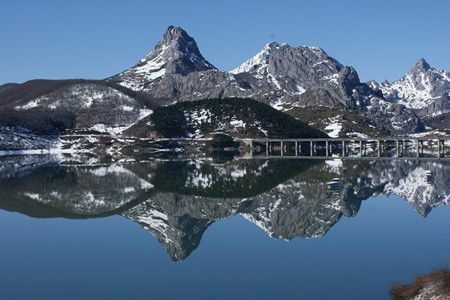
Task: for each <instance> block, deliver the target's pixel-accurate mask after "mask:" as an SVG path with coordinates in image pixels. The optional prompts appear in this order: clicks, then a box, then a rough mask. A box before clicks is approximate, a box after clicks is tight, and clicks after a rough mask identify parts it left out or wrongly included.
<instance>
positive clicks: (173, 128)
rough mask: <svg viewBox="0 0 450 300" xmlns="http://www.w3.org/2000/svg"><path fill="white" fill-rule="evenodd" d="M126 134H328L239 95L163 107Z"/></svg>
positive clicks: (162, 135)
mask: <svg viewBox="0 0 450 300" xmlns="http://www.w3.org/2000/svg"><path fill="white" fill-rule="evenodd" d="M124 133H125V134H126V135H130V136H137V137H150V138H155V137H191V138H201V137H206V136H208V135H210V134H214V133H227V134H229V135H231V136H234V137H241V138H245V137H272V138H289V137H291V138H294V137H327V135H326V134H324V133H322V132H321V131H319V130H317V129H315V128H312V127H310V126H308V125H307V124H305V123H303V122H302V121H300V120H297V119H294V118H293V117H291V116H289V115H287V114H284V113H282V112H280V111H277V110H276V109H274V108H272V107H270V106H268V105H266V104H263V103H260V102H258V101H255V100H252V99H239V98H230V99H227V98H223V99H208V100H198V101H190V102H180V103H176V104H173V105H169V106H164V107H160V108H157V109H156V110H155V111H154V112H153V114H151V115H149V116H148V117H146V118H144V119H142V120H141V121H140V122H138V123H137V124H136V125H134V126H132V127H130V128H129V129H127V130H126V131H125V132H124Z"/></svg>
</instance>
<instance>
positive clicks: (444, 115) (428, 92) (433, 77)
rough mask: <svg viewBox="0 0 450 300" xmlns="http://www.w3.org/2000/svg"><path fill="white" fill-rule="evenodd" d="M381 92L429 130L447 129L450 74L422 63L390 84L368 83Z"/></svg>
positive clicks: (384, 82)
mask: <svg viewBox="0 0 450 300" xmlns="http://www.w3.org/2000/svg"><path fill="white" fill-rule="evenodd" d="M369 84H370V85H371V86H372V87H373V88H374V89H379V90H381V91H382V92H383V94H384V96H385V97H386V99H388V100H390V101H392V102H394V103H398V104H401V105H404V106H405V107H407V108H408V109H411V110H413V111H414V112H415V113H416V114H417V115H418V116H419V117H420V118H421V119H423V120H424V122H425V123H427V125H429V126H430V127H434V128H438V129H441V130H446V129H448V128H450V123H449V122H448V113H449V112H450V73H448V72H445V71H443V70H439V69H436V68H433V67H431V66H430V65H429V64H428V63H427V62H426V61H425V59H423V58H422V59H420V60H419V61H417V62H416V63H415V64H414V66H413V67H412V68H411V70H410V71H409V72H408V73H407V74H406V75H405V76H403V77H402V78H400V79H399V80H397V81H394V82H393V83H389V82H388V81H383V82H382V83H380V84H378V83H377V82H374V81H372V82H370V83H369Z"/></svg>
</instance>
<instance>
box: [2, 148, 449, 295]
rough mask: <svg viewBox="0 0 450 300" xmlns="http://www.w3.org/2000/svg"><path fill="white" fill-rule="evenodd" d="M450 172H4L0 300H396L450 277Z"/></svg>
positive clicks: (51, 164)
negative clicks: (445, 272) (397, 289)
mask: <svg viewBox="0 0 450 300" xmlns="http://www.w3.org/2000/svg"><path fill="white" fill-rule="evenodd" d="M449 180H450V162H446V161H417V160H365V161H358V160H344V161H341V160H330V161H323V160H288V159H285V160H283V159H280V160H275V159H273V160H264V159H233V160H230V161H226V160H225V161H223V160H220V161H218V160H213V159H204V160H187V161H186V160H179V161H173V160H167V161H163V160H147V161H140V162H136V161H129V162H122V163H115V164H99V163H98V162H94V161H89V162H86V161H81V160H80V161H76V160H73V159H72V160H70V161H67V160H65V159H64V158H61V157H59V158H55V157H52V156H14V157H4V158H2V159H1V160H0V209H1V210H0V240H1V243H0V270H1V271H0V299H389V289H390V288H391V286H392V285H393V284H395V283H397V282H408V281H411V280H412V279H413V278H414V276H415V275H417V274H424V273H428V272H430V271H431V270H433V269H435V268H441V267H448V266H449V262H450V260H449V257H450V255H449V253H450V234H449V230H450V206H449V205H446V203H447V202H448V201H449V199H450V193H449Z"/></svg>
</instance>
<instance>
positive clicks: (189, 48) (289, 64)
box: [0, 26, 450, 137]
mask: <svg viewBox="0 0 450 300" xmlns="http://www.w3.org/2000/svg"><path fill="white" fill-rule="evenodd" d="M448 74H449V73H446V72H444V71H440V70H437V69H434V68H431V67H430V66H429V65H428V64H427V63H426V62H425V61H424V60H421V61H419V62H418V63H417V64H416V65H415V66H414V67H413V69H412V70H411V71H410V72H409V73H408V75H406V76H405V77H404V78H402V79H400V80H399V81H398V82H395V83H393V84H392V85H391V84H388V83H382V84H378V83H376V82H369V83H367V84H366V83H362V82H361V81H360V79H359V76H358V73H357V72H356V70H355V69H354V68H352V67H350V66H345V65H343V64H342V63H340V62H339V61H337V60H336V59H334V58H333V57H331V56H329V55H328V54H327V53H326V52H325V51H324V50H323V49H321V48H319V47H314V46H298V47H297V46H290V45H287V44H279V43H276V42H272V43H269V44H267V45H265V46H264V47H263V49H262V50H261V51H260V52H259V53H257V54H256V55H254V56H253V57H252V58H250V59H249V60H247V61H245V62H244V63H243V64H242V65H240V66H239V67H237V68H235V69H234V70H232V71H230V72H224V71H221V70H218V69H216V68H215V67H214V66H213V65H212V64H211V63H210V62H209V61H207V60H206V59H205V58H204V57H203V55H202V54H201V52H200V50H199V48H198V46H197V43H196V42H195V40H194V39H193V38H192V37H191V36H189V35H188V34H187V33H186V32H185V31H184V30H183V29H182V28H180V27H175V26H169V27H168V28H167V30H166V31H165V33H164V34H163V36H162V38H161V40H160V41H159V42H158V43H157V45H156V46H155V48H154V49H153V50H152V51H151V52H150V53H148V54H147V55H145V56H144V57H143V58H142V59H141V60H140V61H139V62H138V63H137V64H136V65H134V66H133V67H131V68H129V69H128V70H125V71H123V72H121V73H119V74H117V75H114V76H112V77H109V78H106V79H104V80H82V79H79V80H33V81H29V82H25V83H22V84H6V85H3V86H0V127H8V128H9V129H8V130H9V131H10V130H11V128H16V127H18V128H21V129H20V130H22V129H25V130H30V131H31V132H32V133H33V134H45V135H48V134H61V133H63V132H67V131H70V132H73V131H77V132H93V131H96V132H103V133H111V134H119V133H121V132H123V131H124V130H125V129H127V128H129V127H132V126H133V125H136V124H137V123H138V122H139V121H140V120H141V119H142V118H143V117H145V116H146V115H148V114H149V113H150V111H151V110H154V109H155V108H157V107H159V106H167V105H171V104H174V103H178V102H188V101H196V100H205V99H223V98H241V99H248V98H251V99H254V100H257V101H259V102H262V103H264V104H267V105H269V106H272V107H273V108H275V109H278V110H281V111H283V112H285V113H287V114H289V115H291V116H293V117H294V118H298V119H301V120H305V121H307V122H308V125H311V126H314V127H316V128H318V129H320V130H322V131H325V132H326V133H328V134H330V136H332V137H338V136H342V137H345V136H381V135H405V134H412V133H418V132H423V131H424V130H425V128H427V129H439V130H441V131H445V130H447V129H449V130H450V124H449V122H450V121H449V119H450V110H448V97H449V95H448V82H449V81H448V78H449V75H448ZM418 97H422V98H420V99H419V98H418ZM249 121H250V120H246V122H247V123H249ZM141 124H142V123H141ZM233 124H234V123H233ZM233 124H232V126H233ZM234 129H236V128H233V130H234Z"/></svg>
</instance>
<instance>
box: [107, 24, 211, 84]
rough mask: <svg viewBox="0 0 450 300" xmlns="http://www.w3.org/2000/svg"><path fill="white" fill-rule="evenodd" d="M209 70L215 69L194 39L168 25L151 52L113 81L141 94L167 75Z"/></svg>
mask: <svg viewBox="0 0 450 300" xmlns="http://www.w3.org/2000/svg"><path fill="white" fill-rule="evenodd" d="M209 69H215V67H214V66H213V65H212V64H211V63H209V62H208V61H207V60H206V59H205V58H204V57H203V55H202V54H201V53H200V50H199V49H198V46H197V43H196V42H195V40H194V39H193V38H192V37H191V36H189V35H188V34H187V33H186V31H184V30H183V29H182V28H181V27H177V26H169V27H168V28H167V30H166V32H165V33H164V34H163V37H162V39H161V40H160V41H159V42H158V44H157V45H156V47H155V48H154V49H153V50H152V51H151V52H150V53H148V54H147V55H146V56H144V57H143V58H142V59H141V60H140V61H139V62H138V63H137V64H136V65H135V66H134V67H132V68H131V69H128V70H126V71H124V72H122V73H120V74H119V75H117V76H115V77H113V78H114V79H115V80H117V81H118V83H119V84H120V85H122V86H125V87H127V88H130V89H132V90H135V91H141V90H144V89H145V88H146V87H148V86H149V85H151V84H152V83H153V82H154V81H156V80H157V79H160V78H162V77H164V76H165V75H167V74H180V75H187V74H189V73H191V72H196V71H205V70H209Z"/></svg>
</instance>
